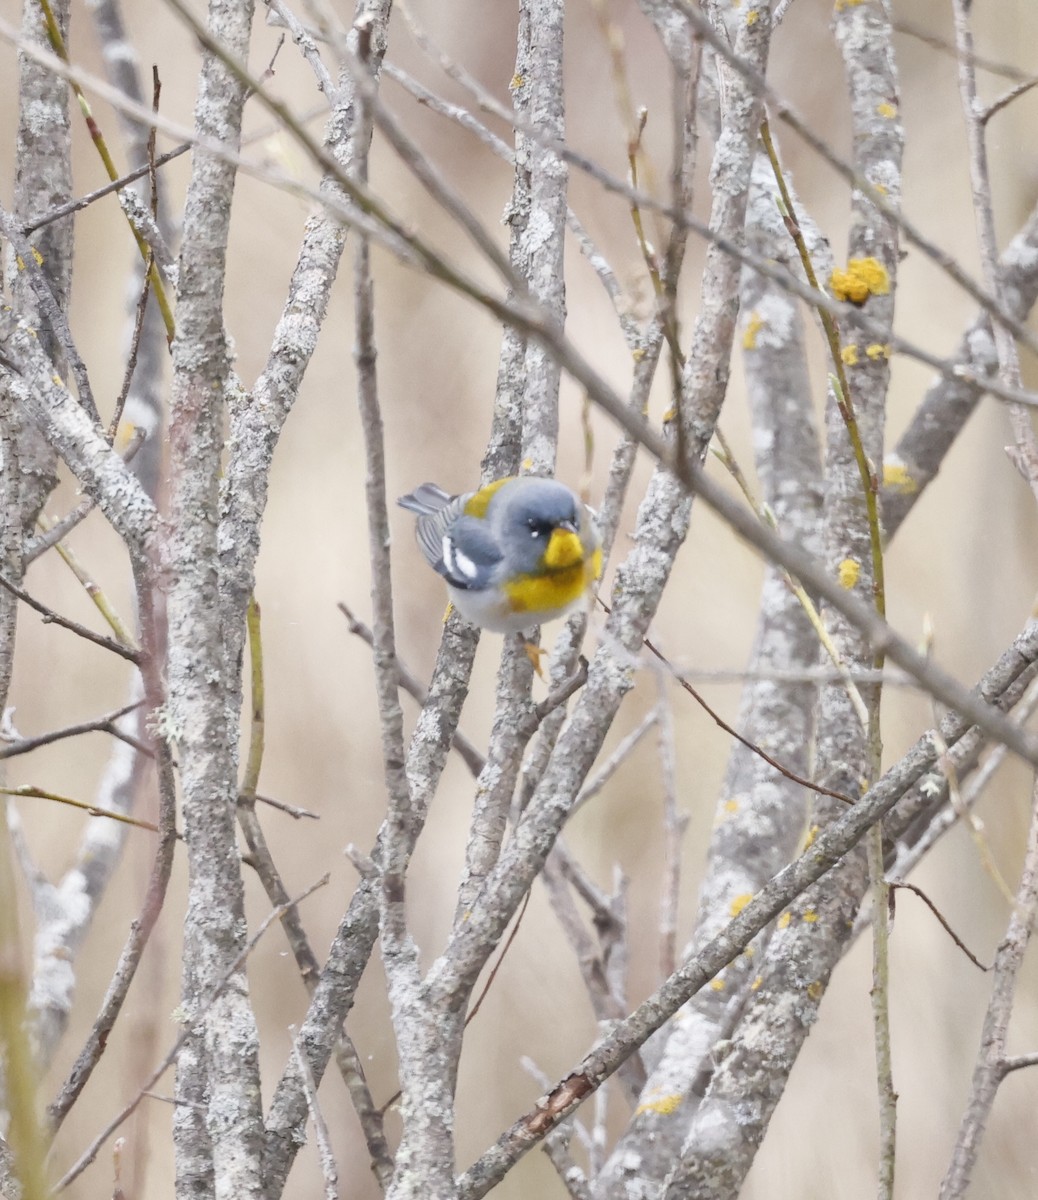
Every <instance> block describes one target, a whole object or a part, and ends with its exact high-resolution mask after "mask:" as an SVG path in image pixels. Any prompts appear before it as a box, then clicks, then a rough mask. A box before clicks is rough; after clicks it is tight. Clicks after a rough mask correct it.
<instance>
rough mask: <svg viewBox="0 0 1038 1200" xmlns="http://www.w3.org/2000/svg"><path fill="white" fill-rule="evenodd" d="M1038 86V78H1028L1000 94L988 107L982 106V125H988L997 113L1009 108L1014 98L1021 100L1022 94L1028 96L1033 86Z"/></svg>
mask: <svg viewBox="0 0 1038 1200" xmlns="http://www.w3.org/2000/svg"><path fill="white" fill-rule="evenodd" d="M1036 87H1038V79H1028V80H1027V81H1026V82H1025V83H1018V84H1017V85H1016V87H1013V88H1010V89H1009V91H1008V92H1006V93H1005V94H1004V95H1001V96H999V98H998V99H997V100H993V101H992V102H991V103H990V104H989V105H988V106H987V107H986V108H982V109H981V110H980V113H979V118H978V119H979V121H980V123H981V125H987V123H988V121H990V120H991V118H992V117H993V116H995V114H996V113H1000V112H1001V111H1002V109H1004V108H1008V106H1009V105H1010V104H1012V103H1013V101H1014V100H1019V99H1020V97H1021V96H1026V95H1027V93H1028V92H1029V91H1031V89H1032V88H1036Z"/></svg>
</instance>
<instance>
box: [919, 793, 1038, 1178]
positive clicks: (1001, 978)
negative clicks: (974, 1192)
mask: <svg viewBox="0 0 1038 1200" xmlns="http://www.w3.org/2000/svg"><path fill="white" fill-rule="evenodd" d="M1031 803H1032V808H1031V821H1030V826H1029V828H1028V832H1027V850H1026V853H1025V855H1024V865H1023V871H1022V873H1021V876H1020V885H1019V887H1018V889H1017V893H1016V904H1015V905H1014V908H1013V912H1012V915H1011V917H1010V919H1009V925H1008V927H1007V928H1006V933H1005V937H1004V938H1003V939H1002V943H1001V945H1000V946H999V948H998V952H997V954H996V955H995V965H994V979H993V982H992V987H991V999H990V1001H989V1002H988V1008H987V1012H986V1013H985V1016H984V1028H983V1031H982V1032H981V1036H980V1047H979V1050H978V1052H977V1059H976V1064H975V1066H974V1068H973V1079H972V1081H971V1083H970V1091H969V1097H968V1099H967V1103H966V1111H965V1112H964V1113H963V1117H962V1124H961V1125H960V1126H959V1132H958V1136H957V1137H956V1139H955V1146H954V1149H953V1150H952V1156H951V1162H950V1163H949V1165H948V1169H947V1171H946V1173H945V1176H944V1178H943V1179H942V1181H941V1188H940V1192H939V1196H940V1200H959V1198H960V1197H962V1196H965V1195H966V1192H967V1190H968V1188H969V1183H970V1177H971V1175H972V1173H973V1168H974V1165H975V1163H976V1159H977V1153H978V1151H979V1149H980V1142H981V1138H982V1137H983V1134H984V1127H985V1125H986V1124H987V1119H988V1115H989V1113H990V1112H991V1106H992V1104H993V1103H994V1100H995V1093H996V1092H997V1091H998V1087H999V1084H1000V1083H1001V1082H1002V1080H1003V1079H1004V1078H1005V1075H1006V1065H1005V1063H1006V1058H1005V1052H1006V1039H1007V1035H1008V1031H1009V1022H1010V1018H1011V1017H1012V1015H1013V999H1014V994H1015V991H1016V984H1017V979H1018V976H1019V973H1020V968H1021V966H1022V964H1023V959H1024V953H1025V951H1026V950H1027V944H1028V941H1029V940H1030V937H1031V933H1032V930H1033V928H1034V921H1035V915H1036V913H1038V785H1036V787H1035V790H1034V792H1033V793H1032V801H1031Z"/></svg>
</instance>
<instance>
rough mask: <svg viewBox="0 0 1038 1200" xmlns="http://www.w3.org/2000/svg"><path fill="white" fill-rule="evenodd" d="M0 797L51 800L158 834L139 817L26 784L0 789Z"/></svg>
mask: <svg viewBox="0 0 1038 1200" xmlns="http://www.w3.org/2000/svg"><path fill="white" fill-rule="evenodd" d="M0 796H21V797H23V798H25V799H29V800H53V801H54V803H55V804H67V805H68V806H69V808H78V809H79V810H80V811H81V812H85V813H86V814H87V815H88V816H91V817H108V818H109V819H110V820H112V821H118V822H119V823H120V824H122V825H133V826H134V827H135V828H136V829H146V830H147V831H148V832H149V833H158V832H159V827H158V826H157V825H153V824H152V823H151V821H145V820H144V819H143V818H141V817H131V816H130V815H129V814H128V813H121V812H116V811H114V810H113V809H108V808H101V807H99V806H98V805H96V804H88V803H87V802H86V801H85V800H73V799H72V797H71V796H61V795H59V794H58V793H57V792H48V791H45V790H44V789H43V788H38V787H33V786H32V784H28V783H26V784H22V786H21V787H14V788H8V787H0Z"/></svg>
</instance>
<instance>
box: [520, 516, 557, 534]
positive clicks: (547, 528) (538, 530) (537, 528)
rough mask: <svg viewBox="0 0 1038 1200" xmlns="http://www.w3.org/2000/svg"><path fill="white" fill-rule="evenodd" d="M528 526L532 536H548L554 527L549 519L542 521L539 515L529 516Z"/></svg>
mask: <svg viewBox="0 0 1038 1200" xmlns="http://www.w3.org/2000/svg"><path fill="white" fill-rule="evenodd" d="M526 526H527V528H528V529H529V531H530V537H532V538H541V537H547V536H548V534H549V533H551V529H552V527H551V525H549V524H548V522H547V521H541V520H539V519H538V518H537V517H529V518H528V519H527V521H526Z"/></svg>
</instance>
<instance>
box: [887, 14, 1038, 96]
mask: <svg viewBox="0 0 1038 1200" xmlns="http://www.w3.org/2000/svg"><path fill="white" fill-rule="evenodd" d="M892 24H893V26H894V32H895V33H903V34H905V36H906V37H913V38H916V39H918V40H919V41H920V42H925V43H926V45H927V46H930V47H932V48H933V49H934V50H940V52H941V53H942V54H947V55H949V56H950V57H952V58H954V59H955V61H956V62H957V63H958V62H962V61H963V56H962V53H961V50H960V47H958V46H955V45H953V44H952V43H951V42H949V41H948V40H947V38H942V37H939V36H938V35H937V34H935V33H931V31H930V30H929V29H924V28H923V27H922V26H921V25H914V24H912V22H911V21H894V22H892ZM966 61H967V62H969V63H971V64H972V65H973V66H975V67H980V69H981V70H982V71H990V72H991V74H992V75H1002V76H1004V77H1005V78H1006V79H1015V80H1017V82H1024V81H1026V80H1029V79H1030V78H1031V76H1030V75H1029V74H1028V73H1027V72H1026V71H1021V70H1020V68H1019V67H1014V66H1012V65H1011V64H1010V63H1003V62H998V61H997V60H996V59H993V58H987V57H986V56H985V55H982V54H977V53H975V52H973V51H971V52H970V54H969V57H968V58H967V60H966Z"/></svg>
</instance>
